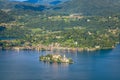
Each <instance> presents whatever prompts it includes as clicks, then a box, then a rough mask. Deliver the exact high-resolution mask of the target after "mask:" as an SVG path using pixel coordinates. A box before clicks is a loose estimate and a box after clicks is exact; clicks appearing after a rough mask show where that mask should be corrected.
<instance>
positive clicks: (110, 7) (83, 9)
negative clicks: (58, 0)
mask: <svg viewBox="0 0 120 80" xmlns="http://www.w3.org/2000/svg"><path fill="white" fill-rule="evenodd" d="M119 4H120V1H119V0H99V1H98V0H72V1H68V2H66V3H64V4H62V5H60V6H62V7H61V8H62V9H61V11H65V12H70V13H82V14H83V15H112V14H116V13H119V12H120V8H119V7H120V5H119Z"/></svg>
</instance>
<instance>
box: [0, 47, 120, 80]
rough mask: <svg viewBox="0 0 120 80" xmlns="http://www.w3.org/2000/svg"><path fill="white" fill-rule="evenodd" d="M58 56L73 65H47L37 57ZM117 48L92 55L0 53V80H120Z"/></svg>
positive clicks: (26, 51)
mask: <svg viewBox="0 0 120 80" xmlns="http://www.w3.org/2000/svg"><path fill="white" fill-rule="evenodd" d="M49 53H50V54H55V53H59V54H61V55H64V54H65V55H66V56H67V57H71V58H72V59H73V60H74V62H75V63H74V64H57V63H54V64H49V63H44V62H41V61H39V56H40V55H45V54H49ZM119 68H120V45H118V46H117V47H116V48H115V49H112V50H100V51H94V52H67V51H54V52H51V51H34V50H20V51H14V50H0V80H120V69H119Z"/></svg>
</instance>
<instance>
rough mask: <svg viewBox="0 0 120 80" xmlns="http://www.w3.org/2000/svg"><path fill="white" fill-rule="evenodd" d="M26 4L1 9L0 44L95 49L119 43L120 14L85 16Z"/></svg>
mask: <svg viewBox="0 0 120 80" xmlns="http://www.w3.org/2000/svg"><path fill="white" fill-rule="evenodd" d="M80 1H82V0H80ZM85 1H86V0H85ZM93 2H94V1H93ZM12 4H13V3H12ZM16 4H17V3H14V5H16ZM19 5H20V6H23V5H27V7H29V8H30V6H31V4H29V6H28V4H26V3H25V4H24V3H20V4H19ZM73 5H74V4H73ZM32 7H34V8H36V6H34V5H32ZM37 7H38V6H37ZM29 8H28V9H21V8H20V7H19V8H18V7H17V8H16V7H14V8H13V7H12V8H10V10H9V9H6V7H5V9H2V10H0V18H1V20H0V48H2V49H6V48H8V47H24V48H26V47H27V49H36V48H37V49H38V48H40V49H38V50H52V49H77V50H98V49H108V48H114V47H115V46H116V45H117V44H119V43H120V14H112V15H106V14H105V15H104V16H103V15H102V16H100V15H99V16H96V15H92V16H84V15H81V14H76V13H75V14H66V13H62V12H59V13H58V12H55V11H54V10H50V11H49V10H48V9H47V10H42V11H41V10H40V11H39V10H32V9H33V8H32V9H29ZM48 48H49V49H48Z"/></svg>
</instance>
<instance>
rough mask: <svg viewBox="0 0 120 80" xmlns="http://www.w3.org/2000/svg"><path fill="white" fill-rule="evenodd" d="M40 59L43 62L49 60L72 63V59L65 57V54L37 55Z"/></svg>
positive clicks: (51, 61)
mask: <svg viewBox="0 0 120 80" xmlns="http://www.w3.org/2000/svg"><path fill="white" fill-rule="evenodd" d="M39 60H40V61H44V62H50V63H56V62H57V63H69V64H71V63H73V60H72V59H71V58H67V57H66V56H65V55H64V56H62V55H59V54H47V55H45V56H43V55H42V56H40V57H39Z"/></svg>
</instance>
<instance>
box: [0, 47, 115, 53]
mask: <svg viewBox="0 0 120 80" xmlns="http://www.w3.org/2000/svg"><path fill="white" fill-rule="evenodd" d="M114 48H115V47H111V48H110V47H108V48H107V47H106V48H87V47H86V48H70V47H49V46H15V47H5V48H3V47H0V50H18V51H19V50H37V51H57V50H58V51H80V52H81V51H97V50H107V49H114Z"/></svg>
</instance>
